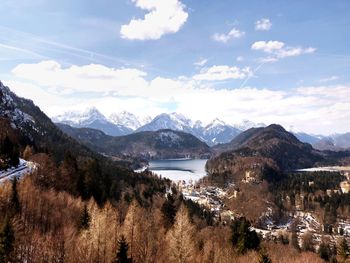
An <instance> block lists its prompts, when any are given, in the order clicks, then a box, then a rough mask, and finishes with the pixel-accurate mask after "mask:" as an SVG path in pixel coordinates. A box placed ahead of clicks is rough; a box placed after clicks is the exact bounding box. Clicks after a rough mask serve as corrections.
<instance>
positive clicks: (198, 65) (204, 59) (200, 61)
mask: <svg viewBox="0 0 350 263" xmlns="http://www.w3.org/2000/svg"><path fill="white" fill-rule="evenodd" d="M207 62H208V59H206V58H201V59H200V60H198V61H196V62H194V63H193V65H195V66H196V67H203V66H204V65H205V64H207Z"/></svg>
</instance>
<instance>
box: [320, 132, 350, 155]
mask: <svg viewBox="0 0 350 263" xmlns="http://www.w3.org/2000/svg"><path fill="white" fill-rule="evenodd" d="M313 147H314V148H315V149H318V150H322V151H325V150H330V151H344V150H350V133H344V134H333V135H330V136H327V137H323V138H322V139H320V140H319V141H317V142H315V143H314V144H313Z"/></svg>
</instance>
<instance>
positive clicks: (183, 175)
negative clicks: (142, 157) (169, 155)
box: [148, 159, 207, 182]
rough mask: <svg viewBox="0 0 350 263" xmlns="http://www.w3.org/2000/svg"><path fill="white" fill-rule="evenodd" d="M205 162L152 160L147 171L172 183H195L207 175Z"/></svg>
mask: <svg viewBox="0 0 350 263" xmlns="http://www.w3.org/2000/svg"><path fill="white" fill-rule="evenodd" d="M206 162H207V160H197V159H196V160H194V159H172V160H153V161H150V162H149V167H148V169H149V170H150V171H152V172H154V173H156V174H158V175H161V176H162V177H165V178H168V179H170V180H172V181H174V182H177V181H182V180H183V181H186V182H188V181H190V180H192V181H197V180H199V179H201V178H203V177H204V176H206V175H207V173H206V171H205V163H206Z"/></svg>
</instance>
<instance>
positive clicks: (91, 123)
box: [52, 107, 133, 136]
mask: <svg viewBox="0 0 350 263" xmlns="http://www.w3.org/2000/svg"><path fill="white" fill-rule="evenodd" d="M52 120H53V121H54V122H56V123H63V124H68V125H70V126H73V127H76V128H83V127H84V128H93V129H98V130H101V131H103V132H104V133H106V134H108V135H111V136H120V135H125V134H130V133H132V132H133V130H132V129H131V128H128V127H126V126H123V125H121V124H114V123H112V122H111V121H109V120H107V118H106V117H105V116H104V115H103V114H102V113H101V112H99V111H98V110H97V109H96V108H94V107H92V108H89V109H87V110H85V111H82V112H66V113H64V114H62V115H58V116H55V117H53V118H52Z"/></svg>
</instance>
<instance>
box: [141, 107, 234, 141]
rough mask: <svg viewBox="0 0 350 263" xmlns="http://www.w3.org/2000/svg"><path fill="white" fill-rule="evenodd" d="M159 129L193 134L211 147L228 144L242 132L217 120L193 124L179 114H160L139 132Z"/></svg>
mask: <svg viewBox="0 0 350 263" xmlns="http://www.w3.org/2000/svg"><path fill="white" fill-rule="evenodd" d="M159 129H171V130H178V131H184V132H187V133H191V134H192V135H194V136H196V137H197V138H199V139H200V140H202V141H204V142H205V143H207V144H208V145H209V146H212V145H215V144H218V143H225V142H228V141H230V140H232V138H234V137H235V136H237V135H238V134H239V133H240V132H241V130H239V129H237V128H235V127H233V126H231V125H228V124H226V123H225V122H223V121H221V120H219V119H215V120H213V121H212V122H211V123H209V124H208V125H206V126H205V125H203V124H202V122H200V121H196V122H193V121H192V120H190V119H188V118H186V117H185V116H183V115H181V114H177V113H171V114H165V113H163V114H160V115H158V116H157V117H155V118H154V119H153V120H152V121H151V122H150V123H148V124H146V125H144V126H142V127H140V128H139V129H138V131H156V130H159Z"/></svg>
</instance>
